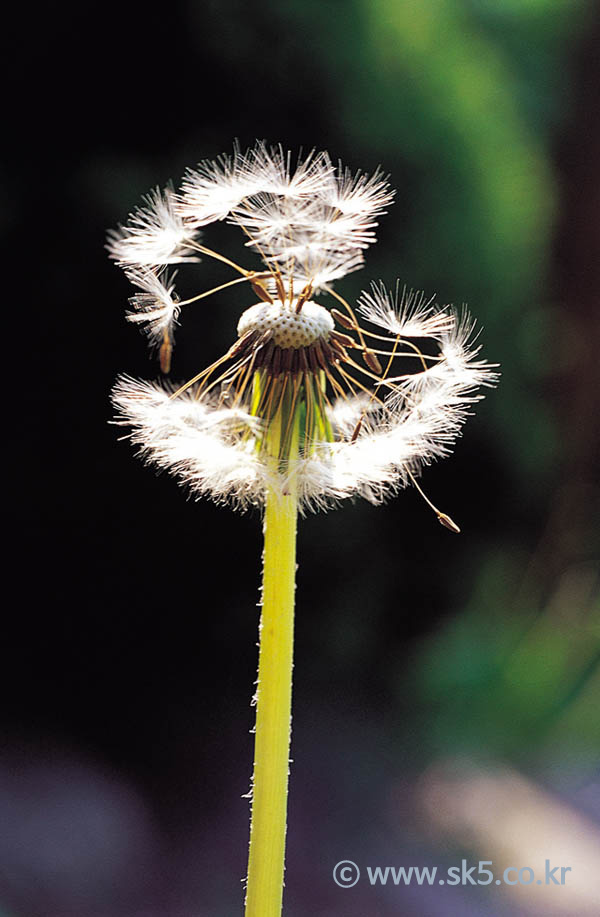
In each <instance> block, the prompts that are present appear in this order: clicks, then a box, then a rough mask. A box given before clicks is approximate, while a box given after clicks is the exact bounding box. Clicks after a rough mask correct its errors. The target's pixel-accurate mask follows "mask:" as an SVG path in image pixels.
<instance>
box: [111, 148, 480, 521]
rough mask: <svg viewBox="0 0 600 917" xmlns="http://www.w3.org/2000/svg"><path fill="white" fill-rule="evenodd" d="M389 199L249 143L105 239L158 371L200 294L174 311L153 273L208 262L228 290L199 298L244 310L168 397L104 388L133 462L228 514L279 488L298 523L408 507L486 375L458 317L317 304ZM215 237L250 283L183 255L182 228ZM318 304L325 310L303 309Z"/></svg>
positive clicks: (376, 185)
mask: <svg viewBox="0 0 600 917" xmlns="http://www.w3.org/2000/svg"><path fill="white" fill-rule="evenodd" d="M393 196H394V192H393V191H392V190H391V189H390V187H389V183H388V179H387V177H386V176H384V175H383V173H382V172H380V171H379V170H377V171H376V172H375V173H374V174H373V175H372V176H370V177H369V176H368V175H366V174H364V173H358V174H355V175H353V174H352V173H351V172H350V171H349V170H347V169H344V168H343V167H342V166H341V165H339V166H338V167H334V166H333V165H332V163H331V160H330V158H329V156H328V154H327V153H324V152H316V151H312V152H310V153H309V154H308V155H307V156H305V157H304V158H298V159H296V160H294V159H293V158H292V156H291V154H290V153H288V152H286V151H284V149H283V148H282V147H281V146H276V147H268V146H267V145H266V144H265V143H258V144H257V145H256V146H255V147H254V148H252V149H250V150H248V151H246V152H242V151H241V150H240V149H239V147H234V151H233V154H232V155H230V156H222V157H219V158H218V159H217V160H214V161H210V162H202V163H200V164H199V165H198V166H197V167H196V168H194V169H191V170H188V172H187V173H186V175H185V177H184V180H183V183H182V187H181V190H180V191H179V192H178V193H177V194H176V193H175V192H174V191H173V190H172V189H171V188H168V189H167V190H166V191H165V192H162V193H161V192H159V191H158V190H156V191H154V192H152V193H151V195H149V196H148V197H147V198H146V199H145V201H144V206H143V207H142V208H139V209H138V210H136V211H134V213H133V214H132V216H131V217H130V220H129V223H128V224H127V226H126V227H124V228H123V227H122V228H120V229H119V230H118V231H117V233H113V234H112V235H111V237H110V241H109V251H110V254H111V256H112V257H113V258H115V260H117V261H118V262H119V264H120V265H121V267H123V268H124V270H125V273H126V275H127V277H128V279H129V280H130V281H131V282H132V283H133V284H134V286H135V287H136V288H137V292H136V293H135V294H134V295H133V296H132V297H131V299H130V304H131V309H130V311H129V313H128V315H127V317H128V319H129V320H130V321H132V322H135V323H136V324H139V325H140V326H141V327H143V328H144V330H145V331H146V333H147V335H148V337H149V339H150V341H151V342H152V343H155V344H160V348H161V351H160V354H161V367H162V369H163V370H165V371H166V370H168V368H169V365H170V357H171V350H172V334H173V328H174V326H175V325H176V324H179V322H180V321H181V319H182V317H183V318H184V317H185V316H184V312H185V310H187V309H189V308H192V307H193V305H192V304H194V303H195V302H196V301H197V300H200V299H204V298H205V297H206V296H208V295H209V293H210V292H211V291H206V292H203V293H200V294H199V295H198V296H195V297H192V298H191V299H188V300H184V301H181V300H179V298H178V297H177V295H176V293H175V282H174V281H175V276H174V275H173V274H171V275H169V274H168V273H167V271H166V265H168V264H172V263H175V262H184V261H189V260H197V255H198V254H201V255H202V256H203V258H204V257H209V258H214V259H216V260H217V261H218V262H220V263H221V266H222V267H223V269H224V270H233V271H235V272H236V276H235V278H234V279H233V280H229V281H226V282H224V283H223V284H221V286H220V287H218V288H216V289H221V288H222V287H224V286H232V285H233V284H238V285H240V286H236V291H238V292H239V291H241V290H243V285H245V286H249V287H251V288H252V290H253V291H254V293H255V294H257V297H258V298H259V299H260V302H258V303H255V304H254V305H250V306H249V307H247V306H246V307H244V306H242V307H241V309H240V312H241V316H240V318H239V320H238V325H237V338H236V340H234V341H232V342H231V343H230V346H229V349H227V350H226V351H225V353H224V354H223V356H222V357H221V358H219V359H218V360H216V361H215V362H214V363H213V364H211V365H210V366H207V367H206V368H205V369H201V370H200V371H199V372H198V373H197V374H196V375H195V376H194V377H193V378H192V379H190V380H189V381H188V382H186V383H184V384H183V385H180V386H179V387H177V386H175V385H172V384H168V383H166V382H162V383H152V382H144V381H140V380H134V379H130V378H128V377H121V378H120V379H119V380H118V382H117V385H116V386H115V390H114V393H113V399H114V403H115V406H116V408H117V410H118V418H117V423H119V424H122V425H125V426H127V428H128V429H129V431H130V433H129V436H130V438H131V440H132V441H133V442H134V443H135V444H136V445H137V446H138V447H139V449H140V452H141V454H142V456H143V457H144V458H145V459H146V461H148V462H150V463H151V464H153V465H154V466H155V467H157V468H159V469H166V470H169V471H170V472H171V473H173V474H175V475H176V476H177V477H178V478H179V479H180V480H181V481H182V482H183V483H185V484H186V486H187V487H188V488H189V489H190V490H191V491H192V492H193V493H194V494H196V495H197V496H209V497H211V498H212V499H214V500H216V501H217V502H228V503H231V504H233V505H235V506H238V507H241V508H244V507H247V506H249V505H260V504H261V503H262V502H263V501H264V498H265V494H266V492H267V491H268V490H271V491H275V492H279V493H280V494H282V495H283V494H286V493H288V492H290V488H293V489H294V490H295V491H296V492H297V493H298V496H299V500H300V505H301V509H302V510H304V511H306V510H308V509H323V508H327V507H328V506H333V505H337V504H338V503H340V502H341V501H343V500H345V499H348V498H350V497H354V496H361V497H363V498H365V499H367V500H370V501H371V502H373V503H379V502H381V501H382V500H384V499H386V498H387V497H389V496H391V495H393V494H395V493H396V492H397V491H398V490H400V489H401V488H402V487H404V486H406V485H407V484H409V483H412V484H415V486H417V488H418V489H419V490H420V488H419V487H418V484H417V483H416V476H417V475H419V474H420V472H421V471H422V469H423V468H424V467H426V466H427V465H428V464H430V463H431V462H432V461H434V460H436V459H438V458H441V457H443V456H445V455H447V454H448V452H449V451H451V449H452V447H453V445H454V443H455V441H456V439H457V437H458V436H459V435H460V433H461V430H462V426H463V423H464V421H465V419H466V417H467V416H468V415H469V413H470V410H471V408H472V406H473V404H474V403H475V402H477V401H478V400H480V398H481V397H482V394H481V388H482V387H485V386H491V385H494V384H495V382H496V380H497V373H496V372H495V369H494V367H493V366H491V365H490V364H489V363H487V362H486V361H485V360H484V359H483V358H482V357H481V355H480V351H481V345H480V344H479V343H478V341H477V335H476V334H475V330H474V322H473V321H472V319H471V318H470V317H469V315H468V313H467V312H466V311H464V310H463V312H462V314H460V315H459V314H458V313H457V312H456V311H455V310H454V309H453V308H451V307H450V306H439V305H437V303H436V302H435V299H434V298H428V297H426V296H425V295H424V294H423V293H419V292H415V291H413V290H408V289H407V288H406V287H404V288H400V286H399V284H397V285H396V287H395V288H394V289H393V290H391V291H390V290H388V289H387V288H386V287H385V286H384V285H383V284H382V283H375V284H372V285H371V288H370V290H369V291H363V293H362V294H361V296H360V298H359V300H358V304H357V308H356V310H354V309H353V308H352V306H351V304H350V303H348V302H347V301H346V300H345V299H344V298H343V297H341V296H340V295H339V294H338V293H336V292H335V290H334V289H333V288H332V283H333V281H335V280H337V279H339V278H341V277H343V276H345V275H346V274H349V273H351V272H353V271H355V270H358V269H359V268H361V267H362V266H363V264H364V255H365V251H366V250H367V248H368V247H369V246H370V245H372V244H373V243H374V242H375V238H376V237H375V230H376V228H377V223H378V219H379V217H380V216H381V215H382V214H384V213H385V212H386V210H387V208H388V207H389V205H390V204H391V203H392V200H393ZM219 220H221V221H223V220H224V221H227V222H228V223H231V224H232V226H234V227H236V228H237V229H238V230H241V233H242V235H241V237H240V241H241V242H243V244H242V245H241V253H242V254H243V253H244V252H245V253H246V254H248V253H254V254H256V255H258V257H259V258H260V259H261V260H262V262H263V270H262V271H258V272H257V271H256V270H255V269H253V268H252V267H245V266H242V265H239V264H237V263H236V262H234V261H232V260H231V259H230V258H229V257H224V256H222V255H220V254H219V253H218V252H214V251H213V250H211V249H210V248H207V247H206V246H205V245H204V244H203V243H202V244H201V243H200V241H199V239H198V229H199V227H205V226H207V225H209V224H210V223H212V222H215V221H219ZM319 293H320V294H322V295H325V296H327V297H329V298H331V301H328V302H326V303H325V304H322V303H321V302H319V303H317V302H316V301H315V300H314V296H315V295H317V294H319ZM240 301H243V299H242V295H241V292H240ZM327 306H329V308H328V307H327ZM203 307H204V305H203V304H202V303H198V308H203ZM359 317H360V318H361V319H364V321H365V324H364V326H363V325H361V323H360V321H359ZM372 329H375V330H372ZM421 493H422V492H421ZM422 495H423V496H425V495H424V494H422ZM425 499H426V500H427V502H430V501H429V500H428V498H427V497H425ZM430 505H431V506H432V508H433V509H435V511H436V514H437V516H438V519H439V520H440V521H441V522H442V524H444V525H447V522H446V521H444V520H448V519H449V517H448V516H447V515H446V514H444V513H440V512H439V511H438V510H437V509H436V508H435V507H433V505H432V504H430ZM453 526H454V528H453V529H452V530H453V531H455V530H456V525H455V523H453ZM447 527H450V526H448V525H447Z"/></svg>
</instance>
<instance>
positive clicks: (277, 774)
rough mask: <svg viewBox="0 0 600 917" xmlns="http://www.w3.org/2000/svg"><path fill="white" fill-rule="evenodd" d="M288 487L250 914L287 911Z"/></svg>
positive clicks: (271, 581)
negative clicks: (285, 884) (284, 883)
mask: <svg viewBox="0 0 600 917" xmlns="http://www.w3.org/2000/svg"><path fill="white" fill-rule="evenodd" d="M294 439H295V440H296V443H295V446H296V449H297V433H296V436H295V437H294ZM285 490H286V491H288V492H286V493H284V494H282V493H281V492H280V491H279V492H276V491H274V490H269V492H268V494H267V504H266V512H265V521H264V538H265V542H264V554H263V590H262V614H261V621H260V653H259V663H258V687H257V691H256V737H255V751H254V776H253V790H252V820H251V826H250V855H249V861H248V884H247V892H246V917H280V914H281V906H282V898H283V871H284V858H285V834H286V821H287V793H288V774H289V757H290V734H291V704H292V660H293V640H294V591H295V575H296V522H297V509H298V506H297V496H296V488H295V484H294V482H293V481H290V482H289V484H288V485H287V487H286V488H285Z"/></svg>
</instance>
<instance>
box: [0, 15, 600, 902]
mask: <svg viewBox="0 0 600 917" xmlns="http://www.w3.org/2000/svg"><path fill="white" fill-rule="evenodd" d="M598 25H599V17H598V11H597V9H595V8H594V5H593V4H592V3H588V2H584V0H346V2H341V0H321V2H316V0H286V2H283V3H282V2H281V0H257V2H254V3H251V4H250V3H246V2H244V0H205V2H203V3H198V2H192V0H187V2H184V0H172V2H171V3H169V4H167V5H165V6H163V5H160V6H159V5H156V6H154V5H152V4H148V3H144V4H143V3H140V2H137V0H134V2H129V3H125V4H122V3H120V4H117V3H115V2H114V0H108V2H104V3H96V2H89V3H87V4H82V5H79V6H77V7H75V6H73V7H71V6H61V7H57V8H50V7H49V8H46V10H45V12H42V11H38V12H37V13H36V14H35V19H34V20H33V19H32V20H31V21H26V22H23V23H22V24H21V25H20V26H19V27H18V29H17V30H16V32H15V35H14V39H13V40H12V43H13V51H14V52H15V53H14V58H13V63H12V66H11V69H10V78H9V81H8V83H7V84H6V85H7V86H8V87H10V92H9V93H8V104H9V105H10V103H11V102H16V106H15V109H16V112H17V114H18V118H16V119H15V121H14V122H13V123H14V128H11V130H10V132H9V133H8V136H7V137H6V139H5V142H4V148H3V151H4V153H5V157H6V163H7V165H6V168H5V169H4V181H3V190H2V196H3V206H2V208H1V209H2V216H1V224H2V229H3V230H4V231H6V237H5V241H4V242H3V252H4V254H5V277H6V279H7V280H16V281H17V289H16V291H15V293H14V294H13V293H11V294H7V299H8V301H7V302H5V309H6V310H7V311H6V313H5V314H6V315H7V319H6V320H5V326H4V344H5V351H6V352H7V353H8V355H9V356H11V357H16V360H17V363H18V366H17V373H15V375H14V377H13V376H12V375H11V377H10V378H8V379H7V380H6V385H5V400H6V401H8V403H9V404H10V405H11V406H12V405H14V406H15V407H16V408H17V410H18V418H17V420H16V421H15V425H13V422H12V421H11V422H10V425H7V426H8V429H7V434H8V443H9V445H8V450H7V451H9V453H10V454H11V455H12V454H14V453H15V452H16V453H17V454H18V467H17V472H22V473H23V480H22V482H21V483H17V480H18V478H15V479H14V483H13V479H12V478H5V493H7V495H8V500H6V504H7V505H8V513H7V516H8V519H7V523H6V527H7V531H9V532H10V533H11V542H12V544H13V546H14V547H16V559H15V561H12V560H11V565H10V569H9V579H8V581H9V582H12V583H13V584H14V585H13V586H12V587H11V588H7V590H6V592H5V607H4V622H3V635H2V636H3V639H2V665H1V668H0V671H1V675H2V682H3V684H2V694H1V697H2V703H1V745H2V751H1V755H0V914H1V915H2V917H159V915H160V917H203V915H211V917H212V915H215V917H233V915H236V914H241V910H242V906H241V901H242V886H241V879H242V877H243V876H244V874H245V868H246V853H247V836H248V803H247V801H246V800H244V799H243V798H242V795H243V794H244V793H246V792H247V790H248V785H249V778H250V773H251V767H252V735H251V734H250V730H251V728H252V725H253V718H254V714H253V711H252V709H251V707H250V698H251V695H252V692H253V682H254V679H255V672H256V662H257V649H256V640H257V623H258V608H257V601H258V586H259V577H260V556H261V520H260V516H259V514H258V512H255V513H249V514H247V515H236V514H234V513H232V512H231V511H230V510H228V509H224V508H218V507H215V506H213V505H211V504H209V503H207V502H200V503H195V502H193V501H192V500H189V499H188V500H186V497H185V494H184V493H183V492H182V491H181V490H180V489H179V488H178V486H177V484H176V483H175V482H174V481H173V480H172V479H170V478H168V477H167V476H166V475H163V476H159V477H157V476H155V475H154V474H153V472H152V471H150V470H148V469H145V468H144V467H143V465H142V464H141V463H140V462H139V461H137V460H136V459H135V458H134V456H133V453H132V450H131V448H130V446H129V445H128V444H127V443H126V442H122V441H119V430H118V429H117V428H115V427H113V426H110V425H109V423H108V422H109V420H110V417H111V409H110V405H109V391H110V388H111V386H112V383H113V380H114V378H115V376H116V375H117V374H118V373H119V372H123V371H125V372H128V373H130V374H132V375H137V376H145V377H154V376H155V375H156V374H157V367H156V364H155V363H153V362H152V361H151V360H150V359H149V357H148V354H147V352H146V347H145V342H144V340H143V338H142V336H141V335H139V333H138V331H137V329H136V328H134V327H133V326H131V325H128V324H127V323H126V322H125V320H124V310H125V306H126V300H127V296H128V295H129V293H130V290H129V289H128V285H127V283H126V281H125V279H124V277H123V276H122V275H121V273H120V272H119V271H118V270H117V269H116V268H115V267H114V266H113V265H111V264H110V263H109V261H108V260H107V258H106V255H105V252H104V250H103V245H104V241H105V231H106V228H107V227H110V226H114V225H116V223H117V222H119V221H122V220H124V219H125V218H126V216H127V213H128V212H129V211H130V210H131V209H132V207H133V206H134V205H136V204H137V203H139V200H140V196H141V194H143V193H144V192H146V191H148V190H149V189H150V188H151V187H153V186H155V185H157V184H161V185H163V184H165V183H166V182H167V181H168V180H169V179H173V180H174V181H175V182H176V183H177V182H178V181H179V178H180V177H181V175H182V173H183V171H184V169H185V167H186V166H188V165H194V164H195V163H196V162H197V161H198V160H200V159H204V158H212V157H214V156H215V155H217V154H219V153H220V152H222V151H230V150H231V146H232V142H233V140H234V138H239V140H240V143H241V145H242V146H243V147H244V146H248V145H251V144H253V143H254V141H255V140H256V139H257V138H260V139H262V138H265V139H267V140H268V141H270V142H281V143H282V144H283V145H284V146H285V147H286V148H289V149H292V150H294V151H296V150H298V149H299V148H300V147H302V148H304V150H309V149H311V148H312V147H316V148H317V149H327V150H328V151H329V152H330V153H331V155H332V157H334V158H338V157H339V158H341V159H342V160H343V162H344V163H345V164H347V165H348V166H350V167H351V168H352V169H353V170H356V169H358V168H360V169H364V170H366V171H372V170H374V169H375V168H376V167H377V166H378V165H380V164H381V166H382V167H383V169H384V170H385V171H386V172H389V174H390V176H391V181H392V185H393V186H394V187H395V188H397V189H398V193H397V198H396V202H395V204H394V206H393V207H392V208H391V209H390V212H389V214H388V215H387V216H385V217H383V218H382V219H381V222H380V229H379V240H380V241H379V243H378V245H377V246H375V247H374V248H373V249H372V250H371V251H370V253H369V255H368V259H367V266H366V268H365V270H364V271H363V272H362V273H356V274H353V275H350V276H348V277H346V278H345V279H344V280H343V281H340V282H339V284H338V289H339V290H340V291H341V292H342V293H343V294H344V295H345V296H347V297H349V298H350V299H355V298H356V296H357V295H358V294H359V292H360V290H361V289H363V288H364V287H366V286H367V285H368V283H369V281H370V280H371V279H379V278H381V279H384V280H385V281H386V282H387V283H388V284H393V282H394V281H395V280H396V278H400V280H401V282H402V283H406V284H408V285H409V286H412V287H414V288H417V289H424V290H425V291H427V292H428V293H437V294H438V298H439V300H441V301H444V302H453V303H455V304H458V305H460V304H461V303H462V302H467V303H468V304H469V306H470V308H471V310H472V312H473V313H474V314H475V315H476V316H477V318H478V320H479V322H480V324H481V325H482V326H483V328H484V331H483V336H482V341H483V343H484V353H485V355H486V356H487V358H488V359H489V360H492V361H497V362H499V363H501V364H502V380H501V384H500V386H499V387H498V389H497V390H495V391H493V392H491V393H490V394H489V396H488V397H487V399H486V400H485V401H484V402H483V403H482V404H481V405H479V406H478V408H477V415H476V416H475V417H473V418H471V419H470V420H469V422H468V423H467V425H466V427H465V434H464V437H463V438H462V440H461V441H460V442H459V444H458V446H457V448H456V451H455V454H454V455H453V456H452V457H451V458H449V459H447V460H445V461H444V462H442V463H440V464H439V465H437V466H434V467H432V468H430V469H429V470H428V471H427V473H426V474H425V475H424V477H423V484H424V486H425V488H426V489H427V491H428V492H429V494H430V495H431V497H432V499H433V500H434V501H435V502H436V503H437V504H439V505H441V507H442V509H444V510H445V511H447V512H449V513H450V514H451V515H452V516H453V517H454V518H456V519H457V521H458V522H459V523H460V525H461V526H462V530H463V532H462V535H460V536H459V537H455V536H454V535H451V534H450V533H449V532H447V531H446V530H444V529H443V528H442V527H441V526H439V525H438V524H437V523H436V521H435V518H434V517H433V516H432V514H431V513H430V512H429V511H428V510H427V508H426V507H425V505H424V504H423V503H422V501H421V500H420V498H419V497H418V495H417V494H416V493H415V492H414V491H407V492H404V493H403V494H402V495H401V496H400V497H398V498H397V499H395V500H394V501H392V502H390V503H389V504H388V505H386V506H384V507H380V508H374V507H372V506H370V505H368V504H363V503H355V504H353V505H347V506H345V507H343V508H342V509H340V510H337V511H336V512H331V513H329V514H322V515H319V516H311V517H309V518H307V519H305V520H304V521H303V523H302V525H301V529H300V536H299V564H300V566H299V573H298V594H297V599H298V614H297V641H296V667H295V699H294V728H293V753H292V756H293V761H294V763H293V766H292V780H291V793H290V804H289V816H290V822H289V831H288V857H287V874H286V891H285V905H286V914H287V915H289V917H313V915H316V917H341V915H343V917H366V915H368V917H387V915H392V914H398V913H402V914H405V915H427V917H438V915H454V914H456V915H461V917H464V915H487V914H491V915H496V917H498V915H499V917H502V915H508V914H511V915H514V914H516V915H521V914H523V915H531V914H533V915H538V914H539V915H542V914H544V915H548V914H565V915H571V917H572V915H578V917H579V915H587V914H590V915H592V914H594V915H596V914H598V913H600V877H599V874H598V863H599V862H600V786H599V782H598V763H599V761H600V728H599V710H600V703H599V701H600V683H599V676H598V659H599V646H600V620H599V617H600V616H599V593H598V560H599V554H600V551H599V544H598V518H600V514H599V512H598V510H599V505H598V504H599V500H598V496H599V480H598V474H597V472H598V445H599V435H598V432H599V431H598V416H599V411H598V395H599V391H600V370H599V366H600V361H599V359H598V352H599V349H600V321H599V319H600V303H599V290H600V275H599V270H598V266H599V262H600V259H599V253H600V246H599V226H600V196H599V183H598V178H599V161H600V160H599V155H598V154H599V152H600V149H599V143H598V139H599V133H598V126H599V119H598V87H599V81H598V67H597V63H598V60H597V49H598V37H599V35H598ZM209 236H210V242H212V243H214V245H215V247H218V248H220V250H224V251H226V252H229V253H231V254H232V255H234V256H239V254H240V239H239V237H238V234H237V232H236V231H235V230H233V229H230V230H228V228H227V227H223V226H218V227H215V228H214V232H209V233H208V234H207V239H209ZM184 267H187V270H185V271H183V270H182V271H181V272H180V277H181V279H182V289H183V290H187V289H188V286H186V285H189V289H190V291H198V290H199V289H204V288H208V287H209V286H212V285H214V284H216V283H219V282H221V281H223V280H226V279H229V275H228V274H227V273H226V272H225V273H223V271H221V269H220V268H219V266H218V265H216V264H209V263H206V262H204V263H203V264H201V265H200V266H194V265H191V266H184ZM251 302H252V295H251V293H249V291H245V290H243V289H242V287H238V288H236V292H231V291H228V292H227V293H223V294H220V295H219V296H216V297H215V298H214V299H213V300H211V301H210V302H209V303H208V302H207V303H203V304H199V306H198V308H197V309H196V311H190V312H189V313H186V316H185V323H184V326H183V328H182V329H181V330H180V332H179V335H178V343H177V348H176V350H175V358H174V368H173V375H174V377H175V378H176V379H179V378H180V379H185V378H188V377H189V376H191V375H192V374H194V373H195V372H196V371H198V369H199V368H201V367H202V366H204V365H206V364H208V362H209V361H210V360H211V359H214V358H216V356H218V355H219V354H221V353H222V352H223V350H224V349H225V348H226V347H227V346H228V345H229V343H230V342H231V340H232V338H233V336H234V334H235V327H236V323H237V318H238V316H239V313H240V311H241V309H243V308H245V307H246V306H247V305H250V304H251ZM8 310H10V312H9V311H8ZM9 315H10V319H9V318H8V316H9ZM18 420H24V421H25V422H24V424H23V427H22V428H21V427H20V426H19V425H18ZM594 463H596V464H594ZM11 574H13V575H14V576H13V575H11ZM463 858H466V859H467V860H468V861H469V864H472V863H478V862H479V861H480V860H486V861H489V860H491V861H492V862H493V867H492V868H493V870H494V872H495V874H496V875H498V874H499V873H500V871H501V869H503V868H505V867H506V866H516V867H522V866H530V867H532V868H533V869H534V870H535V871H536V876H537V875H543V869H544V860H545V859H550V860H551V862H552V866H554V865H562V866H569V867H571V868H572V872H571V873H570V874H568V876H567V879H566V884H565V886H564V887H546V886H542V887H538V886H536V885H535V884H534V885H531V886H528V887H516V888H511V887H508V886H501V887H498V886H496V885H495V884H492V886H491V887H489V888H483V887H455V888H450V887H448V886H445V887H441V886H439V885H437V884H436V885H434V886H432V887H426V886H421V887H419V886H417V885H416V883H415V882H414V881H413V884H412V885H411V886H410V887H403V886H402V885H400V886H395V885H393V884H390V886H389V887H385V888H383V887H381V886H380V887H371V886H370V885H369V883H368V881H367V880H366V878H365V877H364V870H365V867H366V866H367V865H371V866H375V865H382V866H384V867H385V866H386V865H392V866H399V865H405V866H408V865H411V864H412V865H417V866H424V865H430V866H431V865H437V866H438V867H439V868H440V869H443V870H445V869H446V868H447V867H448V866H451V865H455V864H457V863H458V864H460V862H461V859H463ZM342 859H350V860H353V861H354V862H356V863H357V864H358V865H359V866H360V868H361V869H362V870H363V879H362V880H361V881H360V882H359V883H358V884H357V885H356V886H355V887H354V888H352V889H349V890H344V889H341V888H339V887H338V886H337V885H336V884H335V883H334V882H333V879H332V869H333V867H334V865H335V864H336V863H337V862H338V861H339V860H342Z"/></svg>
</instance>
